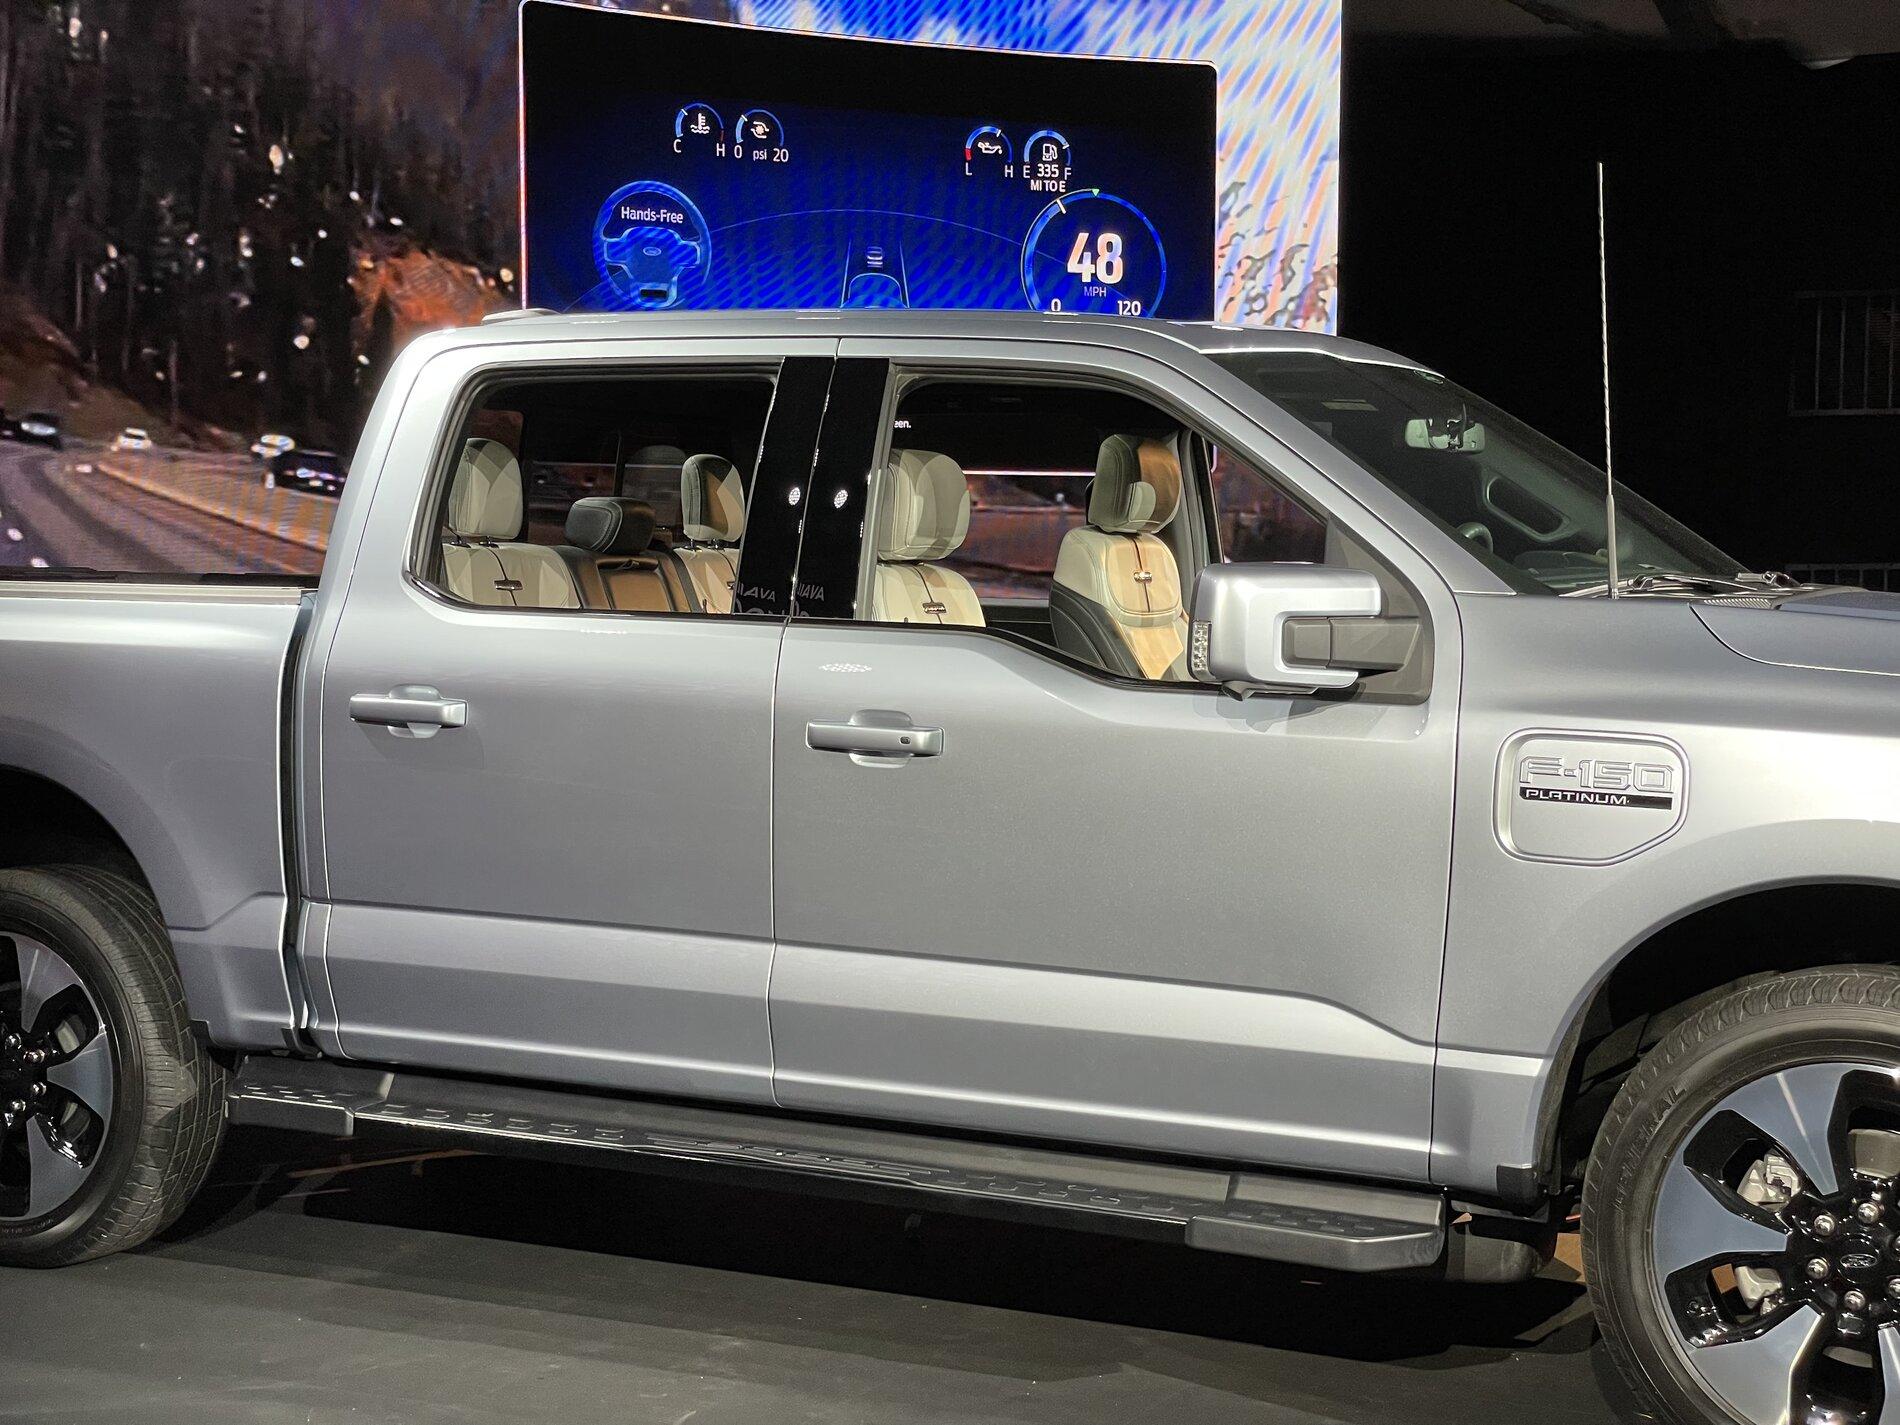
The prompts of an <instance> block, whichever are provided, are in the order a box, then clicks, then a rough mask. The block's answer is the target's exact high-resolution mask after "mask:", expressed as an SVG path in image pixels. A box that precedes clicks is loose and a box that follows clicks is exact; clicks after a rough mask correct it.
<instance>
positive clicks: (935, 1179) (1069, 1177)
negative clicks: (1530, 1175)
mask: <svg viewBox="0 0 1900 1425" xmlns="http://www.w3.org/2000/svg"><path fill="white" fill-rule="evenodd" d="M230 1110H231V1121H232V1122H233V1123H240V1124H251V1125H256V1126H259V1127H268V1128H289V1129H298V1130H305V1131H311V1132H317V1133H326V1134H330V1135H333V1136H336V1137H349V1136H351V1135H353V1134H355V1133H357V1132H359V1131H373V1130H377V1129H383V1130H396V1131H401V1132H405V1133H414V1132H422V1133H428V1134H432V1135H441V1136H444V1137H448V1138H452V1139H456V1140H459V1141H461V1142H463V1143H465V1144H467V1145H468V1146H470V1147H475V1148H481V1149H485V1150H487V1151H493V1152H501V1153H505V1152H515V1153H524V1154H530V1155H535V1156H543V1157H554V1158H559V1159H563V1160H578V1161H585V1162H595V1163H614V1162H616V1161H618V1162H620V1163H623V1164H625V1165H626V1166H629V1167H634V1166H646V1167H650V1168H654V1169H663V1170H671V1171H675V1172H679V1171H686V1172H715V1173H729V1172H733V1171H736V1170H744V1171H751V1170H758V1169H763V1170H766V1171H769V1172H774V1173H779V1174H784V1175H787V1176H788V1177H790V1178H792V1179H794V1181H793V1182H788V1183H787V1184H786V1186H794V1185H798V1186H804V1187H807V1188H812V1189H815V1190H818V1191H823V1192H831V1193H835V1194H837V1195H841V1196H847V1197H872V1198H878V1199H889V1200H893V1201H903V1202H912V1203H915V1202H916V1201H917V1199H918V1198H919V1197H924V1198H932V1199H935V1202H934V1203H933V1204H932V1205H933V1206H935V1207H937V1208H938V1209H941V1210H945V1211H962V1212H972V1213H982V1214H986V1215H991V1216H1002V1217H1011V1218H1018V1219H1032V1220H1049V1219H1051V1218H1056V1217H1061V1216H1065V1215H1066V1216H1068V1217H1070V1218H1072V1219H1081V1220H1076V1221H1074V1222H1073V1225H1075V1226H1079V1227H1085V1228H1091V1229H1093V1230H1096V1231H1110V1232H1118V1233H1122V1234H1124V1235H1129V1236H1136V1237H1148V1238H1159V1239H1163V1240H1174V1241H1184V1242H1186V1244H1187V1245H1188V1246H1190V1247H1199V1248H1202V1249H1204V1250H1207V1251H1212V1252H1229V1253H1234V1254H1237V1255H1240V1256H1248V1257H1264V1258H1269V1259H1271V1260H1274V1261H1281V1262H1294V1263H1299V1264H1301V1265H1304V1266H1312V1267H1324V1268H1328V1269H1330V1270H1333V1271H1347V1272H1386V1271H1402V1270H1407V1269H1416V1268H1424V1267H1429V1266H1431V1265H1433V1264H1434V1263H1436V1262H1438V1260H1439V1259H1440V1257H1441V1256H1442V1255H1443V1253H1444V1250H1445V1243H1446V1209H1445V1199H1444V1198H1443V1196H1441V1195H1439V1194H1436V1193H1431V1192H1425V1191H1406V1190H1403V1189H1395V1188H1385V1187H1373V1186H1367V1185H1362V1184H1357V1183H1342V1182H1331V1181H1321V1180H1319V1179H1306V1178H1293V1177H1278V1176H1272V1175H1268V1174H1264V1173H1254V1172H1225V1171H1222V1170H1219V1169H1214V1168H1195V1167H1188V1166H1180V1165H1175V1164H1168V1163H1148V1162H1140V1161H1133V1160H1128V1159H1118V1158H1109V1157H1100V1156H1097V1155H1094V1154H1086V1153H1065V1152H1061V1151H1054V1150H1046V1149H1040V1148H1028V1147H1018V1146H1014V1145H1007V1144H995V1143H983V1142H974V1141H969V1140H964V1139H955V1138H939V1137H933V1136H930V1135H928V1134H922V1133H909V1132H901V1131H893V1130H889V1129H881V1128H867V1127H858V1126H853V1125H840V1124H836V1123H825V1122H813V1121H809V1120H800V1119H795V1118H785V1117H777V1116H773V1115H769V1114H764V1113H756V1112H748V1111H744V1110H726V1109H715V1108H700V1107H684V1106H681V1105H678V1104H671V1103H653V1102H648V1101H645V1100H640V1099H622V1098H608V1097H604V1096H601V1095H596V1094H585V1093H576V1092H569V1091H562V1090H549V1089H534V1088H521V1087H516V1086H513V1085H504V1084H490V1083H479V1082H474V1081H469V1080H461V1079H446V1078H435V1077H430V1076H427V1075H421V1074H409V1073H393V1072H389V1071H386V1070H380V1069H371V1068H363V1067H359V1066H356V1065H346V1064H334V1063H328V1062H321V1061H311V1060H297V1059H277V1058H252V1059H249V1060H247V1061H246V1062H245V1063H244V1065H243V1066H242V1068H241V1069H240V1070H239V1072H238V1074H237V1077H236V1079H235V1080H234V1082H233V1086H232V1090H231V1095H230Z"/></svg>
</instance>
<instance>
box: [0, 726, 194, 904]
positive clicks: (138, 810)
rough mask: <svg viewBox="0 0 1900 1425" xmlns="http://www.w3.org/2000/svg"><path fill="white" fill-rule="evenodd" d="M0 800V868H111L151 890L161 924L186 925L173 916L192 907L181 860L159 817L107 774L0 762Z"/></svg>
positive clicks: (192, 898) (101, 770)
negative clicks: (1, 814)
mask: <svg viewBox="0 0 1900 1425" xmlns="http://www.w3.org/2000/svg"><path fill="white" fill-rule="evenodd" d="M75 781H77V782H80V783H82V784H86V785H84V789H83V790H82V789H81V787H80V786H75V785H74V782H75ZM0 806H4V807H6V808H8V810H9V812H10V815H8V816H7V817H5V818H0V868H4V867H16V866H48V865H80V866H96V867H98V868H100V869H101V870H107V871H115V872H117V873H118V874H120V875H122V876H125V877H127V878H128V879H130V880H132V881H135V882H137V883H138V884H139V885H141V886H143V887H145V889H146V890H148V891H150V892H151V894H152V897H153V899H154V900H156V901H157V902H158V904H159V907H160V913H161V915H162V916H163V918H164V919H165V921H166V923H167V924H179V923H184V924H190V923H191V921H190V920H189V919H185V920H182V921H181V920H180V919H178V918H177V917H179V916H180V915H187V916H188V915H189V914H190V913H191V912H193V911H195V910H196V909H197V906H196V897H194V896H191V895H189V893H188V891H185V890H184V889H183V887H184V885H185V882H184V863H183V860H182V858H181V857H180V856H179V854H178V850H177V848H176V846H175V845H173V843H172V840H171V837H170V836H169V835H168V834H167V833H166V831H165V829H164V823H163V821H162V819H161V818H159V817H158V815H157V814H156V813H155V812H154V811H153V810H152V808H150V807H148V806H147V805H146V804H145V802H144V801H143V799H142V798H139V797H137V796H136V795H135V794H133V793H132V792H131V791H130V789H128V788H126V787H124V786H123V784H119V783H118V782H117V779H116V778H114V777H113V776H112V775H111V773H109V772H106V771H105V770H104V769H99V771H98V773H97V775H96V776H93V777H84V776H82V777H79V778H73V777H70V776H69V775H65V774H63V773H52V772H49V771H46V770H42V769H40V768H36V767H33V766H28V765H21V764H19V763H17V762H15V763H0ZM181 901H183V902H185V903H184V904H180V902H181Z"/></svg>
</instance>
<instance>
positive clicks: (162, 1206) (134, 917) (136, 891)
mask: <svg viewBox="0 0 1900 1425" xmlns="http://www.w3.org/2000/svg"><path fill="white" fill-rule="evenodd" d="M9 930H12V931H17V932H18V933H20V934H22V935H29V936H31V937H33V938H34V939H37V940H38V941H40V942H41V943H42V944H44V945H45V946H46V947H47V948H49V949H51V950H53V951H54V952H55V953H56V954H57V955H59V956H60V957H61V958H62V959H64V960H65V961H66V963H67V964H68V965H69V966H70V967H71V968H72V969H73V970H74V971H75V972H77V973H78V975H79V976H80V977H81V979H83V980H84V981H85V986H86V989H87V990H88V991H89V992H90V993H91V995H92V997H93V999H94V1001H95V1002H96V1003H97V1005H98V1006H99V1009H100V1011H101V1015H102V1017H103V1019H104V1020H105V1028H106V1032H107V1034H108V1035H109V1036H110V1041H111V1045H112V1049H113V1055H114V1068H115V1073H114V1104H113V1109H112V1113H111V1115H110V1119H109V1121H108V1123H107V1126H106V1131H105V1137H104V1139H103V1142H102V1144H101V1146H100V1149H99V1156H98V1158H97V1160H96V1162H95V1164H94V1166H93V1168H92V1171H91V1174H90V1176H89V1177H88V1178H87V1179H86V1181H85V1183H84V1184H83V1186H81V1187H80V1188H79V1190H78V1191H77V1192H76V1194H75V1195H74V1196H73V1198H72V1199H71V1200H70V1201H68V1202H66V1203H64V1204H62V1205H61V1206H59V1207H57V1208H55V1209H54V1210H52V1211H51V1212H48V1213H46V1214H45V1215H44V1216H42V1217H40V1218H37V1219H32V1220H26V1221H0V1265H5V1266H17V1267H61V1266H70V1265H72V1264H74V1263H77V1262H83V1261H88V1260H90V1259H92V1258H95V1257H103V1256H107V1255H109V1254H111V1253H114V1252H122V1251H125V1250H127V1249H128V1248H131V1247H136V1246H138V1245H139V1244H140V1243H142V1242H144V1241H146V1240H147V1239H149V1238H150V1237H152V1236H154V1235H156V1234H157V1233H159V1232H162V1231H163V1230H164V1229H165V1228H166V1227H168V1226H170V1225H171V1224H172V1223H173V1222H174V1221H175V1220H176V1219H177V1218H178V1216H179V1214H180V1213H182V1212H183V1211H184V1210H185V1208H186V1206H187V1205H188V1204H189V1203H190V1202H191V1199H192V1197H193V1196H194V1195H195V1194H196V1193H197V1191H198V1189H199V1188H200V1187H202V1186H203V1185H204V1181H205V1177H206V1175H207V1174H208V1173H209V1172H210V1169H211V1163H212V1160H213V1158H215V1157H216V1156H217V1151H218V1147H219V1144H220V1143H221V1142H222V1141H223V1137H224V1116H225V1108H224V1099H225V1087H226V1085H225V1072H224V1070H223V1068H221V1067H220V1066H219V1065H218V1064H217V1062H216V1061H215V1060H213V1059H212V1058H211V1056H210V1054H209V1053H208V1051H207V1050H206V1048H205V1046H204V1045H203V1044H202V1043H200V1042H199V1041H198V1040H197V1038H196V1037H195V1036H193V1034H192V1033H191V1031H190V1029H189V1026H188V1024H187V1020H186V1015H185V996H184V991H183V988H182V987H181V985H180V983H179V978H178V969H177V965H176V963H175V962H174V960H173V958H172V953H171V943H170V940H169V938H168V937H167V936H166V934H165V927H164V925H163V924H162V922H161V921H160V919H159V915H158V907H157V906H156V905H155V904H154V903H153V901H152V898H151V896H150V895H148V894H147V893H146V892H145V891H144V890H143V889H142V888H141V887H139V886H138V885H136V884H135V883H133V882H132V881H129V880H127V879H125V878H124V877H123V876H119V875H115V874H113V873H111V872H108V871H102V870H97V869H94V868H92V867H84V866H60V867H49V868H44V869H35V870H11V871H0V935H4V934H5V933H6V932H7V931H9Z"/></svg>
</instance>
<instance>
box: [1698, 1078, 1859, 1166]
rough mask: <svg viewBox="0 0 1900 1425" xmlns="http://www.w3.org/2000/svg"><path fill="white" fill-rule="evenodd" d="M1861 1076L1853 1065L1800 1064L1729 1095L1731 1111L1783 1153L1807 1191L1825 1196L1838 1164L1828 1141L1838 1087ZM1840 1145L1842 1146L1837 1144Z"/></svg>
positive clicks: (1727, 1103) (1832, 1143) (1830, 1141)
mask: <svg viewBox="0 0 1900 1425" xmlns="http://www.w3.org/2000/svg"><path fill="white" fill-rule="evenodd" d="M1860 1072H1864V1071H1863V1070H1862V1069H1861V1068H1860V1067H1859V1066H1857V1065H1854V1064H1803V1065H1801V1066H1800V1067H1799V1068H1794V1069H1783V1070H1782V1071H1781V1072H1780V1073H1778V1074H1770V1075H1769V1076H1768V1077H1767V1078H1765V1079H1757V1080H1756V1081H1755V1082H1754V1083H1752V1084H1749V1085H1748V1086H1747V1087H1746V1088H1743V1089H1739V1090H1737V1091H1736V1092H1735V1093H1733V1094H1731V1095H1729V1097H1728V1099H1727V1101H1726V1102H1725V1103H1724V1104H1723V1107H1724V1108H1728V1109H1731V1110H1733V1111H1734V1112H1735V1113H1738V1114H1740V1115H1741V1116H1742V1117H1743V1118H1745V1119H1747V1120H1748V1121H1749V1122H1750V1123H1751V1124H1753V1125H1754V1126H1755V1127H1756V1128H1758V1129H1760V1130H1761V1131H1762V1132H1763V1133H1765V1134H1766V1135H1767V1136H1768V1137H1770V1138H1772V1139H1773V1140H1774V1141H1775V1142H1776V1143H1778V1144H1780V1145H1781V1147H1782V1148H1783V1149H1784V1150H1785V1151H1786V1152H1787V1154H1788V1156H1789V1157H1791V1158H1792V1159H1793V1160H1794V1165H1795V1166H1796V1167H1797V1168H1799V1169H1800V1170H1801V1176H1802V1177H1804V1178H1806V1179H1807V1182H1808V1187H1809V1189H1810V1191H1812V1192H1814V1193H1815V1194H1817V1195H1818V1196H1821V1197H1831V1196H1833V1195H1834V1194H1835V1193H1837V1192H1839V1191H1840V1169H1841V1167H1843V1166H1844V1165H1843V1164H1842V1163H1841V1162H1840V1160H1839V1155H1838V1154H1837V1152H1836V1147H1837V1145H1836V1144H1835V1143H1834V1142H1833V1140H1832V1133H1831V1130H1832V1126H1833V1123H1834V1106H1835V1104H1836V1103H1837V1102H1838V1101H1839V1099H1840V1092H1841V1082H1842V1080H1844V1079H1845V1078H1846V1077H1847V1076H1848V1075H1849V1074H1853V1073H1860ZM1841 1146H1844V1145H1841Z"/></svg>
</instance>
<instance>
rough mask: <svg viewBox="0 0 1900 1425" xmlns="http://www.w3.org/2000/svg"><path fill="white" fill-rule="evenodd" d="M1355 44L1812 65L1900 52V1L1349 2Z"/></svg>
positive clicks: (1506, 0)
mask: <svg viewBox="0 0 1900 1425" xmlns="http://www.w3.org/2000/svg"><path fill="white" fill-rule="evenodd" d="M1346 20H1347V25H1348V27H1349V29H1350V30H1351V32H1352V33H1353V34H1354V35H1355V36H1362V37H1384V38H1404V39H1449V40H1494V41H1505V42H1518V43H1527V44H1548V45H1577V44H1587V43H1614V44H1637V45H1645V46H1657V47H1663V46H1688V47H1691V48H1698V49H1706V48H1713V47H1715V46H1717V45H1722V44H1731V43H1738V42H1739V43H1758V44H1759V43H1769V44H1778V45H1781V46H1783V47H1785V48H1786V49H1787V50H1788V51H1789V52H1790V53H1791V54H1792V55H1794V57H1795V58H1797V59H1799V60H1802V61H1803V62H1805V63H1809V64H1828V63H1832V62H1835V61H1838V60H1843V59H1851V58H1853V57H1854V56H1856V55H1863V54H1886V53H1892V52H1896V51H1900V0H1346Z"/></svg>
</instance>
